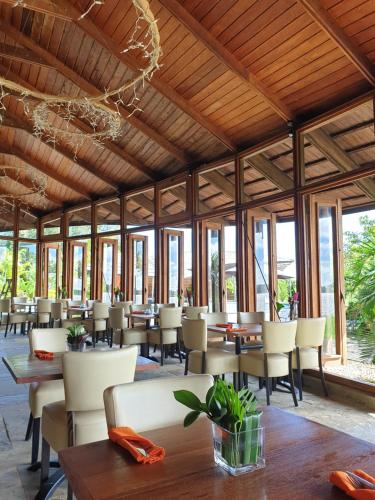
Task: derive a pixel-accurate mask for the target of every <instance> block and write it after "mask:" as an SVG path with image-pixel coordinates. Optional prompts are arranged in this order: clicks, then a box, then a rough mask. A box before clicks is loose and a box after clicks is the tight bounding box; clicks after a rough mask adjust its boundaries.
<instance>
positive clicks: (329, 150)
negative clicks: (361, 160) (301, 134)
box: [306, 129, 375, 200]
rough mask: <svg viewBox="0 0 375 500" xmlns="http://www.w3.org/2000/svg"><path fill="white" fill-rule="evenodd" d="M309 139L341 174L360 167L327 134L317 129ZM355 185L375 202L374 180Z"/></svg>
mask: <svg viewBox="0 0 375 500" xmlns="http://www.w3.org/2000/svg"><path fill="white" fill-rule="evenodd" d="M306 137H307V139H308V140H309V141H310V142H311V143H312V144H314V146H315V147H316V148H317V149H319V151H320V152H321V153H323V154H324V156H325V157H326V158H327V160H329V161H330V162H331V163H333V165H335V167H336V168H338V170H340V172H350V171H352V170H356V169H357V168H359V167H360V165H358V163H356V162H355V161H354V160H353V159H352V158H351V157H350V156H349V155H348V153H346V152H345V151H344V150H343V149H342V148H341V147H340V146H339V145H338V144H337V143H336V142H335V141H334V140H333V139H332V138H331V137H330V136H329V135H328V134H327V133H326V132H324V131H323V130H322V129H316V130H314V131H312V132H309V133H308V134H306ZM355 184H356V185H357V186H358V187H359V188H360V189H361V190H362V191H363V193H365V195H366V196H368V197H369V198H370V199H371V200H375V183H374V181H373V180H372V179H361V180H358V181H355Z"/></svg>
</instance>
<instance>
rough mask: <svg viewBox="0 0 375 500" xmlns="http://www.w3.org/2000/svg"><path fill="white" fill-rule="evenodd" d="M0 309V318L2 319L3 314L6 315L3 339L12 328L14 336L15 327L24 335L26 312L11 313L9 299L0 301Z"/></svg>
mask: <svg viewBox="0 0 375 500" xmlns="http://www.w3.org/2000/svg"><path fill="white" fill-rule="evenodd" d="M1 303H2V305H1V307H2V313H1V316H2V318H3V314H6V325H5V333H4V338H5V337H6V336H7V335H8V332H10V331H11V330H12V328H14V334H16V333H17V325H20V328H21V333H25V327H26V323H27V316H28V315H27V312H26V310H25V311H24V312H22V311H16V312H11V304H10V299H1Z"/></svg>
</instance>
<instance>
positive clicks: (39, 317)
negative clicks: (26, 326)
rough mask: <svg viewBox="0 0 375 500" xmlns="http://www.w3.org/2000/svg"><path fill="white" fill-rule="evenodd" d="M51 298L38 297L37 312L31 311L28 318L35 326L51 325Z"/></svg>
mask: <svg viewBox="0 0 375 500" xmlns="http://www.w3.org/2000/svg"><path fill="white" fill-rule="evenodd" d="M51 307H52V300H51V299H38V300H37V302H36V312H35V313H29V314H28V315H27V319H28V321H29V323H32V324H33V327H35V326H36V327H37V328H38V327H40V326H41V325H45V326H49V325H50V323H51Z"/></svg>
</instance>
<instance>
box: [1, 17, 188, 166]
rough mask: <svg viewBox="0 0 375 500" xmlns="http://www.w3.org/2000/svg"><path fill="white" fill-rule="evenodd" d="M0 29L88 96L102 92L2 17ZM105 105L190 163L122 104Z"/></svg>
mask: <svg viewBox="0 0 375 500" xmlns="http://www.w3.org/2000/svg"><path fill="white" fill-rule="evenodd" d="M0 29H1V30H2V31H3V32H4V33H5V34H6V35H8V36H10V37H11V38H13V40H15V41H16V42H17V43H19V44H21V45H23V46H24V47H26V48H28V49H29V50H31V51H32V52H33V53H34V54H36V55H37V56H39V57H41V58H42V59H44V60H45V61H46V62H47V64H49V65H51V66H53V67H54V68H55V70H56V71H58V72H59V73H61V74H62V75H63V76H64V77H65V78H67V79H68V80H70V81H71V82H73V83H74V84H75V85H77V86H78V87H79V88H80V89H81V90H82V91H83V92H85V93H86V94H88V95H90V96H93V97H95V96H98V95H101V94H102V91H101V90H100V89H98V88H96V87H95V85H93V84H92V83H91V82H90V81H88V80H86V79H85V78H83V77H82V76H81V75H79V74H78V73H76V71H74V70H73V69H71V68H70V67H69V66H67V65H66V64H64V63H63V62H62V61H61V60H60V59H58V58H57V57H55V56H54V55H53V54H52V53H51V52H49V51H48V50H46V49H44V48H43V47H41V46H40V45H39V44H38V43H37V42H35V41H34V40H33V39H32V38H30V37H29V36H27V35H25V34H23V33H22V32H21V31H19V30H18V29H17V28H15V27H14V26H12V25H11V24H9V23H6V22H5V21H4V20H3V19H1V20H0ZM106 106H107V107H108V108H109V109H110V110H111V111H116V112H117V111H118V112H119V113H120V115H121V117H122V118H123V119H124V120H125V121H127V122H128V123H130V125H132V126H133V127H135V128H137V129H138V130H139V131H141V132H142V133H143V134H144V135H146V136H147V137H149V138H150V139H152V140H153V141H154V142H155V143H156V144H158V145H159V146H160V147H161V148H163V149H164V150H165V151H167V152H168V153H169V154H170V155H171V156H173V157H174V158H176V159H177V160H178V161H180V162H181V163H183V164H187V163H190V162H191V161H192V158H191V157H190V156H189V155H188V154H187V153H186V152H184V151H182V150H181V149H179V148H178V147H177V146H175V145H174V144H172V143H171V142H170V141H169V140H168V139H166V138H165V137H164V136H163V135H161V134H160V133H159V132H157V131H156V130H155V129H153V128H152V127H150V126H149V125H147V124H146V123H145V122H143V121H141V120H140V119H139V118H137V117H136V116H135V115H132V116H130V113H129V111H128V110H127V109H125V108H124V107H123V106H116V104H115V102H114V101H113V100H112V99H107V103H106Z"/></svg>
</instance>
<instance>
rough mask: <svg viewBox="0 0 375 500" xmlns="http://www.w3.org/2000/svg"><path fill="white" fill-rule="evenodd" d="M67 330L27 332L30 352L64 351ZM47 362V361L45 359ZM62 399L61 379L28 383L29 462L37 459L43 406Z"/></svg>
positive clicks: (33, 462) (41, 329) (43, 329)
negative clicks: (30, 441)
mask: <svg viewBox="0 0 375 500" xmlns="http://www.w3.org/2000/svg"><path fill="white" fill-rule="evenodd" d="M67 334H68V330H66V329H65V328H34V329H32V330H30V333H29V344H30V353H31V354H33V353H34V351H35V350H37V349H39V350H44V351H49V352H64V351H65V350H66V337H67ZM46 363H47V361H46ZM61 399H64V384H63V381H62V380H50V381H48V382H32V383H31V384H30V385H29V406H30V417H29V424H28V426H27V431H26V437H25V440H26V441H28V440H29V439H30V437H31V436H32V438H33V441H32V449H31V464H35V463H36V462H37V460H38V452H39V433H40V419H41V416H42V411H43V406H44V405H46V404H49V403H54V402H55V401H60V400H61Z"/></svg>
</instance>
